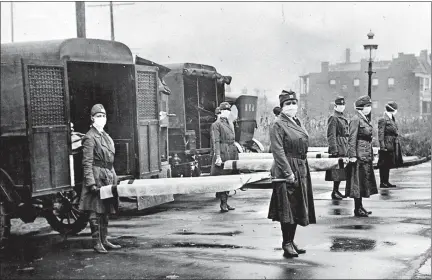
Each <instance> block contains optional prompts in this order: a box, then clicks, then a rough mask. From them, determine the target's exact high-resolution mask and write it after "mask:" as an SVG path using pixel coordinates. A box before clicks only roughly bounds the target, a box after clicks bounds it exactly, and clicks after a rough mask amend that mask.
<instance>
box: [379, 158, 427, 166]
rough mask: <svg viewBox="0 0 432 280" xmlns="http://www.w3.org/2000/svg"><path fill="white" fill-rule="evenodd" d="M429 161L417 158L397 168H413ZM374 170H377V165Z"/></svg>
mask: <svg viewBox="0 0 432 280" xmlns="http://www.w3.org/2000/svg"><path fill="white" fill-rule="evenodd" d="M430 160H431V159H430V157H422V158H418V159H415V160H410V161H407V162H404V163H403V165H402V166H399V167H397V168H404V167H410V166H414V165H419V164H422V163H425V162H428V161H430ZM374 169H379V167H378V165H377V164H374Z"/></svg>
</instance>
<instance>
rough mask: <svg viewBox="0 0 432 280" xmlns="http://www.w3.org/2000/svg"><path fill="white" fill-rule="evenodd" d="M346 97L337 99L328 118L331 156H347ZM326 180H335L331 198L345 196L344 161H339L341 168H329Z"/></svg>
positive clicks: (328, 138) (336, 198)
mask: <svg viewBox="0 0 432 280" xmlns="http://www.w3.org/2000/svg"><path fill="white" fill-rule="evenodd" d="M344 110H345V98H344V97H342V96H339V97H337V98H336V100H335V106H334V113H333V115H332V116H330V118H329V119H328V125H327V141H328V145H329V149H328V152H329V154H330V155H331V157H346V154H347V149H348V135H349V133H348V132H349V130H348V120H347V119H346V118H345V116H344V113H343V112H344ZM325 180H326V181H333V191H332V194H331V198H332V199H334V200H341V199H342V198H343V197H344V196H343V195H342V194H341V193H340V192H339V185H340V182H341V181H345V180H346V175H345V169H344V165H343V162H340V163H339V169H334V170H327V171H326V174H325Z"/></svg>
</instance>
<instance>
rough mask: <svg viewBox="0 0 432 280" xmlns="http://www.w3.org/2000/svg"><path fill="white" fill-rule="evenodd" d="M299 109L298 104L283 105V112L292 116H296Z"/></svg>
mask: <svg viewBox="0 0 432 280" xmlns="http://www.w3.org/2000/svg"><path fill="white" fill-rule="evenodd" d="M297 110H298V105H297V104H291V105H285V106H283V107H282V112H283V113H284V114H286V115H288V116H289V117H291V118H293V117H295V115H296V114H297Z"/></svg>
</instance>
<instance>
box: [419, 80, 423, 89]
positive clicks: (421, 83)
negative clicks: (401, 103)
mask: <svg viewBox="0 0 432 280" xmlns="http://www.w3.org/2000/svg"><path fill="white" fill-rule="evenodd" d="M419 80H420V90H423V87H424V81H423V78H420V79H419Z"/></svg>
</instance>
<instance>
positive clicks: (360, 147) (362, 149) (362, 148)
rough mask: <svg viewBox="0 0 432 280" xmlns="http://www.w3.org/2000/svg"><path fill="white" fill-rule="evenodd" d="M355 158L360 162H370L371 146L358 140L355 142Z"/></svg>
mask: <svg viewBox="0 0 432 280" xmlns="http://www.w3.org/2000/svg"><path fill="white" fill-rule="evenodd" d="M357 157H358V158H359V159H360V160H362V161H370V160H372V145H371V143H369V142H366V141H362V140H359V141H358V142H357Z"/></svg>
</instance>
